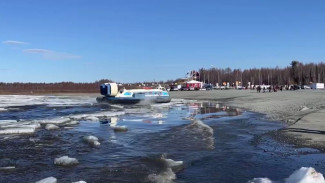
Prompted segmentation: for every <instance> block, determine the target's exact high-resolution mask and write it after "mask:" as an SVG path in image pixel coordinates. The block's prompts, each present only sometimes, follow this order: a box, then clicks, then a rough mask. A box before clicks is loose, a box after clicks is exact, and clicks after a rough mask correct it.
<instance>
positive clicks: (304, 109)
mask: <svg viewBox="0 0 325 183" xmlns="http://www.w3.org/2000/svg"><path fill="white" fill-rule="evenodd" d="M307 110H309V108H308V107H306V106H300V109H299V111H307Z"/></svg>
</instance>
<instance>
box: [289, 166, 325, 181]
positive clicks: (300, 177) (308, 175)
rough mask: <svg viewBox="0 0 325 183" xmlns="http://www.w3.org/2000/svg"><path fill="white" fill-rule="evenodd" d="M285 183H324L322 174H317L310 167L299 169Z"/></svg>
mask: <svg viewBox="0 0 325 183" xmlns="http://www.w3.org/2000/svg"><path fill="white" fill-rule="evenodd" d="M285 182H286V183H325V180H324V177H323V174H321V173H319V172H317V171H316V170H315V169H314V168H312V167H308V168H307V167H301V168H300V169H299V170H296V171H295V172H294V173H293V174H291V175H290V176H289V177H288V178H287V179H286V181H285Z"/></svg>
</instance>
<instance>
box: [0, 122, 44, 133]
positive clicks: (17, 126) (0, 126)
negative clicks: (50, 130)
mask: <svg viewBox="0 0 325 183" xmlns="http://www.w3.org/2000/svg"><path fill="white" fill-rule="evenodd" d="M40 127H41V125H40V124H39V123H37V122H17V121H15V120H7V122H3V123H0V134H29V133H34V132H35V131H36V129H37V128H40Z"/></svg>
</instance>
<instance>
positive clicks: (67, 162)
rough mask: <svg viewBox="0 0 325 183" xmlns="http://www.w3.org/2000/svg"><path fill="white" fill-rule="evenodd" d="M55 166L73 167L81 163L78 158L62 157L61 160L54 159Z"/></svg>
mask: <svg viewBox="0 0 325 183" xmlns="http://www.w3.org/2000/svg"><path fill="white" fill-rule="evenodd" d="M54 164H55V165H61V166H72V165H77V164H79V161H78V160H77V159H76V158H70V157H69V156H62V157H60V158H55V159H54Z"/></svg>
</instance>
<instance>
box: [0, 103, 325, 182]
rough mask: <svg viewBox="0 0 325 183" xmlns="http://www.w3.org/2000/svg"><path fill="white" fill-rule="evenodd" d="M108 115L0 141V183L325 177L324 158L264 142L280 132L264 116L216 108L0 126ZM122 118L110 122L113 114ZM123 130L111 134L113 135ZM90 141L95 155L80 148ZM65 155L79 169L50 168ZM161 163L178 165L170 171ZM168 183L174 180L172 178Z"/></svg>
mask: <svg viewBox="0 0 325 183" xmlns="http://www.w3.org/2000/svg"><path fill="white" fill-rule="evenodd" d="M103 111H109V112H111V113H112V115H111V117H107V116H106V117H105V116H103V117H98V119H99V120H98V121H96V120H87V119H81V120H79V122H80V123H79V124H78V125H60V124H59V126H60V129H59V130H53V131H48V130H45V129H44V125H42V127H41V128H39V129H37V131H36V132H35V133H33V134H28V135H14V134H11V135H1V136H0V147H1V149H0V167H7V166H11V167H15V168H12V169H0V182H35V181H38V180H41V179H43V178H46V177H50V176H53V177H56V178H57V179H58V182H74V181H79V180H84V181H86V182H88V183H90V182H193V183H197V182H201V183H202V182H225V183H236V182H238V183H245V182H247V181H248V180H250V179H253V178H254V177H268V178H270V179H272V180H282V179H284V178H286V177H288V175H290V174H291V173H292V172H293V171H294V170H296V169H299V168H300V167H302V166H305V167H309V166H310V167H314V168H315V169H317V170H318V171H319V172H323V173H324V172H325V163H324V160H325V156H324V154H322V153H321V152H319V151H317V150H315V149H308V148H295V147H294V146H292V145H290V144H283V143H279V142H277V141H275V140H273V139H272V138H271V137H270V136H269V135H267V134H268V132H270V131H274V130H277V129H280V128H283V127H284V125H283V124H281V123H279V122H270V121H267V120H265V119H264V116H263V115H260V114H256V113H252V112H246V111H242V110H241V109H237V108H230V107H227V106H224V105H221V104H215V103H211V102H196V101H182V100H179V101H173V102H172V103H171V104H168V105H151V106H113V107H111V106H107V105H74V106H55V107H53V106H47V105H35V106H20V107H16V108H14V109H13V110H10V108H9V109H8V110H6V111H3V112H0V120H8V119H19V120H22V119H24V120H31V121H32V120H41V119H43V118H44V119H45V118H54V117H61V116H63V117H64V116H71V115H77V114H83V115H85V116H87V115H89V116H91V115H92V114H93V113H96V112H103ZM121 111H124V112H125V114H123V115H121V114H119V115H118V116H114V113H115V112H121ZM114 126H126V127H127V129H128V131H126V132H117V131H114V130H113V128H112V127H114ZM87 135H94V136H96V137H98V138H99V142H100V143H101V145H100V146H98V147H92V146H89V145H88V144H87V143H84V142H83V140H82V139H83V137H84V136H87ZM65 155H68V156H69V157H74V158H77V159H78V161H79V164H78V165H75V166H68V167H62V166H57V165H54V163H53V162H54V159H55V158H58V157H61V156H65ZM165 159H172V160H174V161H183V165H180V166H176V167H170V166H169V165H168V164H166V161H165ZM173 177H174V178H173Z"/></svg>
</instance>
